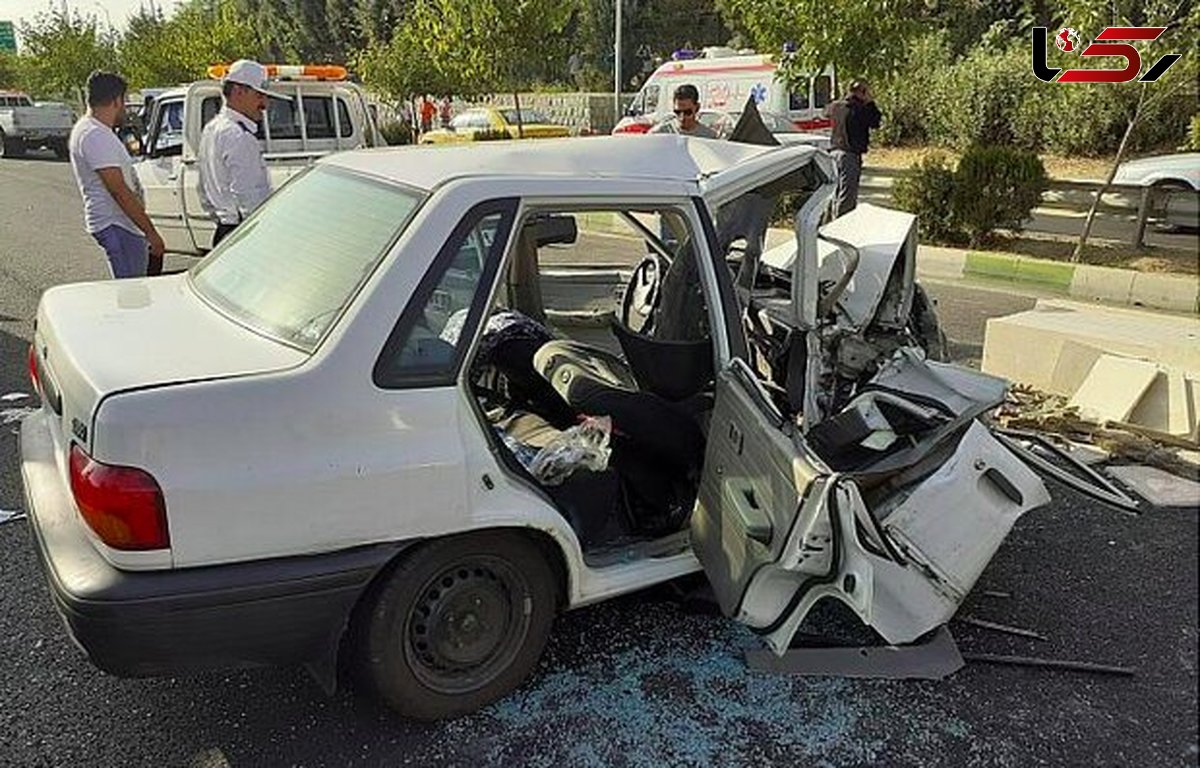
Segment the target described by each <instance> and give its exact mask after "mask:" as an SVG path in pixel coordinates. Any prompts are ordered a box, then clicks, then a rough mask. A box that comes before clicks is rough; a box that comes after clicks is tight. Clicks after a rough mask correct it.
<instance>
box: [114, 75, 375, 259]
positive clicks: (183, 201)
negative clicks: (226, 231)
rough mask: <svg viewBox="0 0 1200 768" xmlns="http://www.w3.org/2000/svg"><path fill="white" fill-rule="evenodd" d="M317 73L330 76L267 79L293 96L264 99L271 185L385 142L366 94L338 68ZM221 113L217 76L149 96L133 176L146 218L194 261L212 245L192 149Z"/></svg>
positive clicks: (263, 137) (172, 246)
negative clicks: (325, 159)
mask: <svg viewBox="0 0 1200 768" xmlns="http://www.w3.org/2000/svg"><path fill="white" fill-rule="evenodd" d="M272 66H273V65H272ZM268 71H270V68H268ZM319 71H322V72H325V71H329V72H332V74H331V75H329V76H322V77H316V76H305V79H291V78H288V77H283V78H280V77H274V78H273V79H272V84H271V88H272V90H273V91H274V92H276V93H280V94H287V95H289V96H291V98H286V99H284V98H275V97H271V98H270V99H268V102H267V109H266V110H265V111H264V113H263V121H262V125H261V127H260V130H259V141H260V143H261V144H262V146H263V151H264V153H265V154H264V156H265V158H266V161H267V170H268V172H269V173H270V177H271V184H272V186H273V187H275V188H278V187H279V185H280V184H282V183H283V182H284V181H285V180H287V179H288V178H290V177H291V176H292V175H293V174H295V173H296V172H297V171H300V170H302V169H304V168H305V167H307V166H308V165H309V164H310V163H312V161H313V160H315V159H316V158H318V157H321V156H322V155H326V154H329V153H330V152H336V151H339V150H344V149H356V148H359V147H380V146H384V145H385V144H386V142H384V140H383V136H382V134H380V133H379V129H378V127H377V126H376V124H375V121H374V119H372V117H371V112H370V110H369V109H368V108H367V97H366V93H365V92H364V91H363V89H362V88H361V87H359V86H358V85H357V84H355V83H352V82H349V81H347V80H345V77H346V73H345V70H342V69H341V68H340V67H339V68H334V67H321V68H320V70H319ZM339 72H340V74H339ZM220 109H221V83H220V82H219V81H218V80H216V79H213V80H201V81H199V82H196V83H192V84H191V85H189V86H186V87H182V88H173V89H170V90H166V91H162V92H159V93H158V94H157V97H156V98H155V99H154V106H153V108H152V110H151V113H150V122H149V125H148V126H147V129H146V138H145V141H144V146H143V147H142V154H143V157H142V159H141V160H139V161H138V162H136V163H135V164H134V171H135V172H136V173H137V176H138V181H139V182H141V185H142V189H143V190H145V195H146V213H148V214H149V215H150V219H151V220H152V221H153V222H154V226H155V227H157V228H158V231H159V232H160V233H161V234H162V236H163V239H164V240H165V241H166V243H167V250H168V251H171V252H174V253H184V254H191V255H196V256H199V255H201V254H203V253H204V252H206V251H207V250H208V249H209V247H210V244H211V243H212V235H213V231H214V230H215V229H216V224H215V223H214V222H213V221H212V219H211V218H209V216H208V214H207V213H205V212H204V209H203V208H202V207H201V205H200V191H199V171H198V170H197V167H196V152H197V149H198V147H199V146H200V134H201V132H202V131H203V130H204V126H205V125H206V124H207V123H208V121H209V120H211V119H212V118H213V116H215V115H216V114H217V112H218V111H219V110H220Z"/></svg>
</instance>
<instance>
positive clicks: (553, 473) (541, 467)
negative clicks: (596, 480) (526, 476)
mask: <svg viewBox="0 0 1200 768" xmlns="http://www.w3.org/2000/svg"><path fill="white" fill-rule="evenodd" d="M611 436H612V419H610V418H608V417H607V416H599V417H590V418H587V419H585V420H584V421H583V422H582V423H580V424H579V425H578V426H574V427H571V428H570V429H567V430H564V431H563V432H562V433H561V434H559V435H557V436H555V437H554V439H552V440H551V441H550V442H549V443H548V444H547V445H546V446H545V447H544V448H542V450H540V451H538V454H537V456H534V457H533V460H532V461H531V462H530V463H529V472H530V474H532V475H533V476H534V478H536V479H537V481H538V482H539V483H542V484H543V485H561V484H562V482H563V481H564V480H566V479H567V478H568V477H570V476H571V474H572V473H574V472H575V471H576V470H579V469H590V470H592V471H593V472H600V471H602V470H604V469H607V468H608V457H609V456H610V455H611V454H612V449H611V448H609V439H610V437H611Z"/></svg>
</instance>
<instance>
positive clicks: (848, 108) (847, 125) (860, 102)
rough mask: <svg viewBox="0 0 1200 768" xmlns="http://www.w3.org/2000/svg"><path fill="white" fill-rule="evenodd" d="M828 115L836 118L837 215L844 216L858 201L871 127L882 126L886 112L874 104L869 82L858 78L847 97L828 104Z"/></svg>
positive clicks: (833, 137) (834, 138) (834, 145)
mask: <svg viewBox="0 0 1200 768" xmlns="http://www.w3.org/2000/svg"><path fill="white" fill-rule="evenodd" d="M829 117H830V118H831V119H832V120H833V136H832V139H833V141H832V144H833V157H834V159H835V160H836V161H837V167H838V185H837V197H836V199H835V201H834V216H842V215H844V214H847V213H849V212H850V211H853V210H854V208H855V206H857V205H858V180H859V178H860V177H861V176H862V158H863V155H865V154H867V146H868V145H869V144H870V142H871V130H872V129H874V128H878V127H879V123H880V121H881V120H882V117H883V116H882V115H881V114H880V112H879V107H877V106H875V99H874V97H873V96H872V95H871V88H870V86H869V85H867V84H866V83H865V82H864V81H862V80H856V81H854V83H853V84H852V85H851V86H850V92H849V93H847V94H846V97H845V98H844V99H841V100H839V101H835V102H833V103H832V104H830V105H829Z"/></svg>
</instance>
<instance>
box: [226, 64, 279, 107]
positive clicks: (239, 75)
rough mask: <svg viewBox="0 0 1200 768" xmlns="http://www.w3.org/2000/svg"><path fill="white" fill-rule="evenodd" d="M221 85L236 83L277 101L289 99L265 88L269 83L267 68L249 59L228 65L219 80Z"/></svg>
mask: <svg viewBox="0 0 1200 768" xmlns="http://www.w3.org/2000/svg"><path fill="white" fill-rule="evenodd" d="M221 82H222V83H237V84H238V85H244V86H246V87H247V88H250V89H251V90H255V91H258V92H259V93H262V94H265V95H267V96H274V97H275V98H277V99H289V100H290V99H291V98H292V97H291V96H288V95H286V94H282V93H276V92H274V91H272V90H270V89H268V88H267V84H268V82H269V80H268V77H267V68H266V67H264V66H263V65H262V64H259V63H258V62H257V61H251V60H250V59H238V60H237V61H235V62H233V63H232V64H230V65H229V71H228V72H226V73H225V77H224V78H222V79H221Z"/></svg>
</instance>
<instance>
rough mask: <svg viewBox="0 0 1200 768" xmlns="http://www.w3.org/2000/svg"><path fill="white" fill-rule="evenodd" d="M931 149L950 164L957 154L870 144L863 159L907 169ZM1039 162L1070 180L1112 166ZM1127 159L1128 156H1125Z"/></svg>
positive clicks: (1052, 158)
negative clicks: (945, 158) (945, 155)
mask: <svg viewBox="0 0 1200 768" xmlns="http://www.w3.org/2000/svg"><path fill="white" fill-rule="evenodd" d="M933 152H945V153H946V154H947V155H948V156H949V157H950V160H951V163H952V164H954V163H957V161H958V154H957V153H955V152H953V151H950V150H940V149H938V148H937V147H878V148H875V147H872V148H871V151H870V153H869V154H868V155H867V158H866V165H867V167H868V168H891V169H894V170H904V171H906V170H908V169H909V168H911V167H912V166H913V165H915V164H916V163H917V162H919V161H920V160H921V159H923V158H924V157H925V156H926V155H928V154H930V153H933ZM1039 157H1041V159H1042V164H1043V165H1045V166H1046V174H1047V175H1048V176H1049V177H1050V178H1051V179H1071V180H1075V181H1079V180H1088V179H1091V180H1095V181H1101V180H1103V179H1104V178H1105V177H1106V176H1108V172H1109V170H1110V169H1111V168H1112V161H1113V158H1111V157H1062V156H1060V155H1039ZM1126 159H1130V158H1126Z"/></svg>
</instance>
